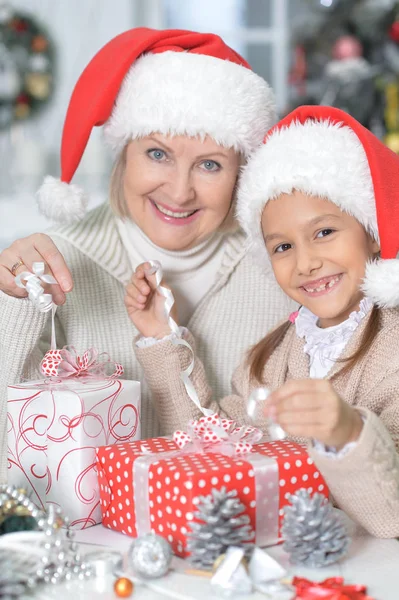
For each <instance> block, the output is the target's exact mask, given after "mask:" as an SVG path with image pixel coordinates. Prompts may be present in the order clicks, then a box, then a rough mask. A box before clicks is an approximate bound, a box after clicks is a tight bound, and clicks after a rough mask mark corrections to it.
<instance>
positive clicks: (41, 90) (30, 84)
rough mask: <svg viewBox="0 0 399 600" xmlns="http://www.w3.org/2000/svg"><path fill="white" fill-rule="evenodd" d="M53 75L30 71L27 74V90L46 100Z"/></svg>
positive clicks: (34, 95)
mask: <svg viewBox="0 0 399 600" xmlns="http://www.w3.org/2000/svg"><path fill="white" fill-rule="evenodd" d="M50 82H51V76H50V75H48V74H46V73H28V74H27V75H26V76H25V87H26V91H27V92H28V93H29V94H30V95H31V96H33V97H34V98H37V99H38V100H44V99H45V98H47V97H48V96H49V94H50Z"/></svg>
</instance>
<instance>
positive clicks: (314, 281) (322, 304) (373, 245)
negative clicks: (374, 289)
mask: <svg viewBox="0 0 399 600" xmlns="http://www.w3.org/2000/svg"><path fill="white" fill-rule="evenodd" d="M262 231H263V237H264V240H265V244H266V248H267V251H268V254H269V256H270V260H271V263H272V267H273V271H274V274H275V277H276V279H277V281H278V283H279V285H280V287H281V288H282V289H283V290H284V292H285V293H286V294H287V295H288V296H290V297H291V298H292V299H293V300H295V301H296V302H298V303H299V304H301V305H303V306H306V308H308V309H309V310H310V311H311V312H312V313H313V314H315V315H317V316H318V317H319V326H320V327H331V326H332V325H338V323H342V321H344V320H345V319H347V318H348V316H349V314H350V313H351V312H352V311H354V310H357V309H358V307H359V302H360V300H361V299H362V297H363V294H362V292H361V290H360V285H361V283H362V280H363V277H364V275H365V267H366V262H367V260H368V259H370V258H372V257H373V256H374V255H375V254H376V253H377V252H378V250H379V247H378V244H377V242H375V241H373V240H372V238H371V237H370V236H369V235H368V234H367V233H366V231H365V230H364V228H363V227H362V225H360V223H359V222H358V221H357V220H356V219H355V218H354V217H351V216H350V215H348V214H347V213H345V212H342V211H341V210H340V209H339V208H338V207H337V206H336V205H335V204H333V203H332V202H329V201H328V200H324V199H323V198H318V197H314V196H307V195H306V194H303V193H301V192H297V191H295V192H293V193H292V194H282V195H281V196H279V197H278V198H277V199H276V200H272V201H270V202H268V203H267V204H266V207H265V209H264V211H263V215H262Z"/></svg>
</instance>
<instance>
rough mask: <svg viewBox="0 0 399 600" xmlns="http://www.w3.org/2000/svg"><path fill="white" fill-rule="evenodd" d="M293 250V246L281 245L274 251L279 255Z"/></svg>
mask: <svg viewBox="0 0 399 600" xmlns="http://www.w3.org/2000/svg"><path fill="white" fill-rule="evenodd" d="M290 248H291V244H280V245H279V246H276V248H275V249H274V251H273V254H277V253H279V252H287V250H289V249H290Z"/></svg>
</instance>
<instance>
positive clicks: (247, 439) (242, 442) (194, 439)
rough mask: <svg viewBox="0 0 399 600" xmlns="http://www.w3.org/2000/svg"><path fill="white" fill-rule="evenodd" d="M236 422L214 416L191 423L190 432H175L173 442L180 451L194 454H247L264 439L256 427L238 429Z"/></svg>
mask: <svg viewBox="0 0 399 600" xmlns="http://www.w3.org/2000/svg"><path fill="white" fill-rule="evenodd" d="M235 425H236V424H235V422H234V421H230V420H229V419H222V418H221V417H219V415H217V414H214V415H211V416H209V417H201V418H200V419H199V420H198V421H193V420H192V421H189V423H188V427H187V429H188V431H187V432H186V431H175V433H174V434H173V441H174V442H175V444H176V445H177V446H178V447H179V448H180V449H183V448H185V449H190V450H191V449H192V450H193V452H220V453H222V454H229V455H231V454H247V453H248V452H251V451H252V446H253V444H255V443H256V442H259V440H260V439H261V437H262V435H263V434H262V432H261V431H260V429H256V428H255V427H246V426H243V427H236V426H235Z"/></svg>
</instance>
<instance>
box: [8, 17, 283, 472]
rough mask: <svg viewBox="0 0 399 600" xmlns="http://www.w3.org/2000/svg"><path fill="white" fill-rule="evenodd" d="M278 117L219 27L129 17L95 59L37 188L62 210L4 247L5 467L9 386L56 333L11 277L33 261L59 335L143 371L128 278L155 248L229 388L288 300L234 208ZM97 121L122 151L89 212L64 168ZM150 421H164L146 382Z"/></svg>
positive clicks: (185, 320)
mask: <svg viewBox="0 0 399 600" xmlns="http://www.w3.org/2000/svg"><path fill="white" fill-rule="evenodd" d="M273 120H274V108H273V97H272V93H271V90H270V88H269V86H268V85H267V84H266V82H265V81H263V80H262V79H261V78H260V77H258V76H257V75H256V74H255V73H253V72H252V71H251V69H250V67H249V65H248V64H247V63H246V62H245V61H244V59H242V58H241V57H240V56H239V55H237V54H236V53H235V52H234V51H233V50H232V49H231V48H229V47H228V46H226V45H225V44H224V42H223V41H222V40H221V39H220V38H219V37H217V36H215V35H211V34H198V33H193V32H187V31H152V30H149V29H136V30H130V31H127V32H125V33H123V34H121V35H119V36H117V37H116V38H114V39H113V40H111V42H109V43H108V44H107V45H106V46H104V48H102V49H101V50H100V51H99V52H98V54H97V55H96V56H95V57H94V58H93V59H92V61H91V62H90V63H89V65H88V66H87V67H86V69H85V71H84V72H83V73H82V75H81V77H80V79H79V81H78V83H77V85H76V87H75V90H74V92H73V95H72V98H71V101H70V105H69V108H68V113H67V117H66V121H65V126H64V131H63V138H62V149H61V181H56V180H54V179H53V178H46V180H45V183H44V185H43V186H42V188H41V190H39V204H40V206H41V208H42V209H43V210H45V211H47V214H50V215H51V216H52V217H58V220H60V221H61V222H63V223H64V224H63V225H60V226H59V227H57V228H55V229H54V230H53V231H52V232H51V233H50V236H46V235H43V234H36V235H32V236H29V237H28V238H25V239H22V240H18V241H16V242H14V243H13V244H12V245H11V246H10V247H9V248H8V249H6V250H4V252H2V254H1V255H0V290H2V291H0V331H1V334H0V360H1V369H0V385H1V388H0V444H1V445H0V451H1V457H2V460H1V465H0V481H3V480H4V479H5V477H6V460H5V456H6V443H5V419H6V386H7V385H8V384H11V383H14V382H17V381H18V380H20V379H21V378H36V377H37V376H38V375H39V371H38V366H39V364H40V360H41V358H42V356H43V353H44V352H45V351H46V349H48V346H49V333H50V332H49V323H48V320H47V318H46V315H45V314H42V313H39V312H38V311H37V310H36V308H35V307H34V306H32V304H31V303H30V302H29V300H27V299H26V298H24V297H23V296H24V295H25V294H24V291H23V290H20V289H19V288H17V287H16V285H15V280H14V278H15V276H16V275H17V274H18V273H20V272H21V271H23V270H26V269H31V268H32V264H33V262H35V261H44V262H45V263H46V265H47V270H48V272H50V273H52V274H53V275H54V277H55V278H56V279H57V281H58V284H59V285H58V286H53V289H52V293H53V297H54V299H55V302H56V303H57V304H58V305H59V309H58V311H57V314H56V328H57V341H58V346H59V347H62V346H63V345H65V344H71V345H74V346H76V347H77V348H78V349H80V350H81V351H82V350H84V349H86V348H88V347H91V346H94V347H96V348H97V349H98V350H100V351H107V352H108V353H109V354H110V355H111V357H112V358H113V359H114V360H116V361H118V362H121V363H122V364H123V365H124V367H125V376H126V377H127V378H128V379H141V378H142V374H141V371H140V367H139V365H138V363H137V362H136V361H135V358H134V355H133V352H132V342H133V339H134V337H135V336H136V334H137V331H136V330H135V329H134V327H133V325H132V323H131V322H130V320H129V317H128V315H127V312H126V309H125V306H124V295H125V285H126V284H127V283H128V282H129V280H130V277H131V275H132V272H133V271H134V269H135V267H136V266H137V265H138V264H140V263H142V262H143V261H145V260H147V259H157V260H159V261H160V262H161V263H162V265H163V268H164V272H165V277H167V281H168V282H169V283H170V284H171V285H172V286H173V289H174V291H175V294H176V304H177V310H178V319H179V323H180V324H181V325H188V326H189V327H190V330H191V332H192V333H193V334H194V335H195V337H196V340H197V351H198V354H199V356H200V357H201V359H202V360H203V362H204V364H205V368H206V371H207V374H208V377H209V380H210V382H211V385H212V386H213V388H214V390H216V391H215V393H216V395H217V396H219V397H222V396H224V395H226V394H227V393H228V392H229V387H230V380H231V375H232V372H233V370H234V368H235V366H236V365H237V363H238V361H239V358H240V355H241V354H242V352H243V351H244V349H245V348H247V347H248V346H249V345H251V344H252V343H255V342H256V341H258V340H259V339H260V338H261V337H262V336H263V335H264V334H265V332H267V331H268V330H269V329H270V328H271V327H272V326H273V325H274V324H275V323H276V322H277V321H278V320H279V318H280V317H284V316H285V315H286V314H287V310H289V306H288V300H287V299H286V298H285V297H284V296H283V295H282V293H281V292H280V291H279V289H278V288H277V286H276V284H275V283H274V281H273V278H272V277H270V279H269V277H268V276H267V275H265V274H264V273H262V272H261V271H260V270H258V268H257V267H256V266H253V265H252V264H251V263H250V259H249V257H248V256H247V254H246V251H245V245H244V238H243V234H242V232H241V231H240V230H239V229H238V228H237V227H236V226H235V224H234V220H233V216H232V213H233V204H234V190H235V185H236V181H237V177H238V174H239V168H240V164H242V163H243V161H245V160H246V157H247V156H248V155H249V154H250V153H251V151H252V150H253V149H254V148H255V147H256V146H257V145H258V144H260V143H261V141H262V138H263V136H264V134H265V132H266V131H267V129H268V128H269V127H270V125H271V124H272V121H273ZM103 124H105V125H104V130H105V136H106V138H107V140H108V141H109V142H110V143H111V145H112V146H113V147H114V148H115V149H116V151H117V159H116V163H115V167H114V170H113V173H112V177H111V186H110V203H106V204H104V205H103V206H100V207H99V208H96V209H95V210H93V211H91V212H90V213H89V214H88V215H87V216H86V217H84V215H83V209H82V205H83V204H84V195H83V192H82V190H80V189H79V188H78V187H77V186H75V185H72V184H70V181H71V179H72V177H73V174H74V172H75V170H76V168H77V166H78V164H79V161H80V158H81V156H82V154H83V151H84V148H85V146H86V143H87V141H88V138H89V136H90V132H91V129H92V127H93V126H96V125H103ZM71 217H72V218H74V219H75V221H76V222H75V223H74V224H72V225H71V224H65V223H66V221H67V220H70V219H71ZM72 288H73V290H72ZM66 294H68V297H67V299H66ZM142 431H143V436H145V437H150V436H154V435H157V434H159V433H162V432H163V427H162V423H157V421H156V417H155V412H154V411H153V408H152V406H151V402H150V399H149V397H148V392H147V391H146V387H145V382H143V391H142Z"/></svg>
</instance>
